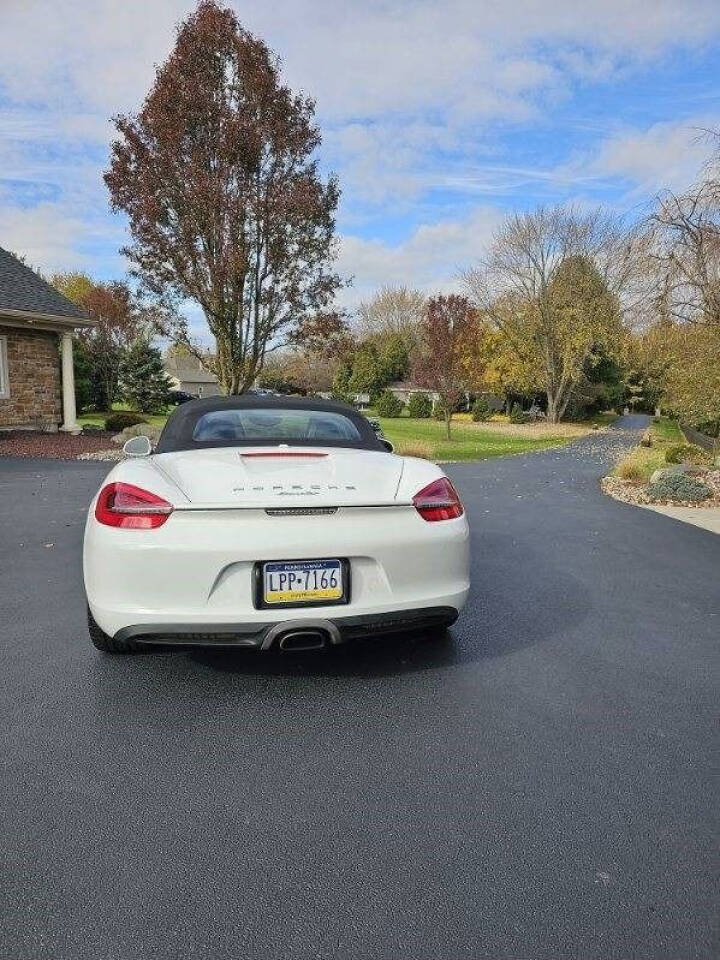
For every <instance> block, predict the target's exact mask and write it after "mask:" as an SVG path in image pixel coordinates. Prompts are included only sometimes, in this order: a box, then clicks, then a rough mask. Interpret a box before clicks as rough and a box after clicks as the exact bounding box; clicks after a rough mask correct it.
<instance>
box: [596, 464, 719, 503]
mask: <svg viewBox="0 0 720 960" xmlns="http://www.w3.org/2000/svg"><path fill="white" fill-rule="evenodd" d="M700 479H701V480H702V482H703V483H704V484H705V485H706V486H708V487H710V489H711V490H712V491H714V494H713V496H712V497H708V499H707V500H697V501H696V500H692V501H691V500H653V499H651V498H650V497H649V496H648V494H647V490H648V485H647V484H645V483H642V484H638V483H633V481H632V480H621V479H620V477H611V476H608V477H603V478H602V480H601V481H600V486H601V488H602V491H603V493H605V494H607V496H609V497H613V498H614V499H615V500H620V501H621V502H622V503H632V504H637V505H640V506H666V507H693V508H696V509H703V508H707V507H720V470H710V471H709V472H708V473H705V474H703V475H702V477H701V478H700Z"/></svg>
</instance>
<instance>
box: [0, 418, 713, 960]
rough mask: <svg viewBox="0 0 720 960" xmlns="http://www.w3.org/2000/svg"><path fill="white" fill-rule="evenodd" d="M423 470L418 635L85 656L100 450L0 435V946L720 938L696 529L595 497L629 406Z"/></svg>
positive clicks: (709, 658)
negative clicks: (424, 601)
mask: <svg viewBox="0 0 720 960" xmlns="http://www.w3.org/2000/svg"><path fill="white" fill-rule="evenodd" d="M643 424H644V421H643V419H642V418H626V419H625V421H624V422H623V424H622V425H621V426H622V427H623V429H618V430H613V431H610V432H609V433H608V434H604V435H602V436H593V437H590V438H588V439H586V440H583V441H580V442H579V443H577V444H575V445H573V446H571V447H568V448H565V449H562V450H555V451H547V452H544V453H539V454H531V455H526V456H519V457H511V458H507V459H503V460H492V461H486V462H483V463H475V464H472V463H471V464H462V465H457V466H454V467H450V468H449V470H450V472H451V474H452V476H453V478H454V480H455V481H456V482H457V485H458V487H459V489H460V490H461V493H462V495H463V497H464V500H465V503H466V505H467V507H468V512H469V515H470V521H471V525H472V530H473V551H474V561H473V593H472V597H471V601H470V603H469V605H468V607H467V608H466V611H465V613H464V614H463V616H462V618H461V620H460V621H459V623H458V625H457V627H456V628H455V629H454V630H453V632H452V638H451V639H448V640H447V641H446V642H440V643H437V642H435V643H433V642H430V641H428V640H424V641H423V640H417V641H415V640H403V641H400V642H397V641H396V642H387V643H382V642H376V643H373V644H372V645H364V646H360V647H353V648H349V649H341V650H338V651H334V652H331V653H327V654H325V653H324V654H310V655H304V656H297V655H296V656H294V657H293V656H289V655H284V656H281V655H271V656H267V655H266V656H258V655H256V654H249V653H247V652H244V653H243V652H238V653H236V654H227V653H221V652H219V651H211V652H202V651H196V652H188V653H177V652H174V653H151V654H146V655H141V656H138V657H134V658H112V657H104V656H102V655H100V654H99V653H97V652H96V651H95V650H93V649H92V648H91V647H90V645H89V643H88V641H87V638H86V632H85V625H84V601H83V595H82V581H81V570H80V548H81V539H82V526H83V522H84V511H85V508H86V505H87V502H88V501H89V499H90V497H91V495H92V494H93V492H94V490H95V489H96V488H97V486H98V485H99V483H100V481H101V479H102V477H103V475H104V473H105V472H106V470H107V465H105V464H93V463H61V462H53V461H45V462H40V461H28V460H26V461H12V460H0V572H1V573H2V577H1V579H0V633H1V634H2V647H1V648H0V649H1V657H2V669H1V670H0V688H1V689H0V738H1V740H2V762H3V774H2V780H1V782H0V823H2V835H3V836H2V840H1V842H0V887H1V889H2V895H1V896H0V920H1V928H2V934H1V936H2V943H1V944H0V955H2V956H3V957H12V958H13V960H22V958H33V960H37V958H40V957H51V958H53V960H65V958H67V960H85V958H92V960H110V958H112V960H115V958H117V960H130V958H132V960H137V958H153V960H160V958H185V957H199V958H210V960H215V958H232V960H238V958H248V960H253V958H278V960H290V958H353V960H359V958H377V960H391V958H392V960H405V958H407V960H410V958H412V960H425V958H427V960H431V958H432V960H455V958H461V957H467V958H492V960H499V958H512V960H531V958H532V960H535V958H548V960H559V958H579V960H586V958H598V960H600V958H602V960H609V958H619V960H629V958H647V960H661V958H672V960H678V958H683V960H687V958H697V957H702V958H711V957H716V956H717V954H718V941H717V930H716V929H714V928H713V922H714V918H716V917H717V889H716V887H715V886H714V883H715V882H716V877H717V872H716V866H717V853H718V851H717V843H716V841H717V826H718V791H717V785H716V784H714V783H713V777H712V771H713V768H714V764H715V761H716V759H717V746H718V739H717V727H716V719H717V706H718V703H719V702H720V683H719V679H720V678H719V672H720V671H719V670H718V642H719V641H720V537H717V536H715V535H713V534H711V533H707V532H705V531H703V530H700V529H697V528H695V527H691V526H688V525H685V524H682V523H679V522H677V521H674V520H671V519H669V518H667V517H663V516H660V515H658V514H655V513H653V512H651V511H648V510H640V509H636V508H633V507H630V506H626V505H623V504H620V503H617V502H615V501H613V500H609V499H606V498H604V497H603V496H602V495H601V493H600V491H599V488H598V483H597V478H598V477H599V476H600V474H601V473H602V472H603V470H604V467H605V466H606V464H607V463H608V461H609V459H610V458H611V457H612V456H614V455H616V454H617V452H618V451H619V448H620V447H621V446H622V445H623V444H624V443H627V442H629V441H630V440H632V439H633V437H634V436H635V435H636V434H637V432H638V431H639V430H640V429H641V428H642V426H643Z"/></svg>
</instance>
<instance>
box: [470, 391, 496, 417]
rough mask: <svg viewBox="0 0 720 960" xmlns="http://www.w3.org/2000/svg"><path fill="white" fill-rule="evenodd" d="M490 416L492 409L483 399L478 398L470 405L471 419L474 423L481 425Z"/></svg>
mask: <svg viewBox="0 0 720 960" xmlns="http://www.w3.org/2000/svg"><path fill="white" fill-rule="evenodd" d="M491 416H492V409H491V407H490V404H489V403H488V402H487V400H486V399H485V397H478V398H477V400H476V401H475V403H474V404H473V405H472V418H473V420H474V422H475V423H482V422H483V421H485V420H489V419H490V417H491Z"/></svg>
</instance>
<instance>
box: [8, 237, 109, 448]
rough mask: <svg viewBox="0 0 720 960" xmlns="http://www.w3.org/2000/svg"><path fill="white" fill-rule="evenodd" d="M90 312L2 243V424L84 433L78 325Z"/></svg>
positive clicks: (87, 323) (84, 324)
mask: <svg viewBox="0 0 720 960" xmlns="http://www.w3.org/2000/svg"><path fill="white" fill-rule="evenodd" d="M89 326H92V321H91V320H90V319H89V318H88V315H87V314H86V313H85V312H84V311H83V310H81V309H80V308H79V307H76V306H75V304H74V303H71V302H70V301H69V300H66V299H65V297H63V296H61V295H60V294H59V293H58V292H57V290H55V288H54V287H51V286H50V284H49V283H46V282H45V281H44V280H43V279H42V278H41V277H39V276H38V275H37V274H36V273H35V272H34V271H33V270H31V269H30V268H29V267H26V266H25V265H24V264H23V263H21V262H20V261H19V260H18V258H17V257H15V256H13V254H12V253H9V252H8V251H7V250H3V249H2V247H0V430H3V429H5V430H7V429H21V428H26V429H27V428H29V429H38V430H52V431H54V430H57V429H58V427H59V428H60V430H65V431H67V432H69V433H78V432H79V431H80V426H79V424H78V423H77V420H76V412H75V381H74V377H73V342H72V334H73V330H74V329H75V328H77V327H89Z"/></svg>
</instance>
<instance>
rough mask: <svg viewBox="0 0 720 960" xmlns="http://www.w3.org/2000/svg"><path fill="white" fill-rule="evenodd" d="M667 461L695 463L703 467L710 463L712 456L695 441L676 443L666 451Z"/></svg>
mask: <svg viewBox="0 0 720 960" xmlns="http://www.w3.org/2000/svg"><path fill="white" fill-rule="evenodd" d="M665 460H666V461H667V463H694V464H697V466H700V467H703V466H707V465H709V463H710V457H709V456H708V455H707V453H706V452H705V451H704V450H703V448H702V447H697V446H695V444H694V443H676V444H674V445H673V446H672V447H668V448H667V450H666V451H665Z"/></svg>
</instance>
